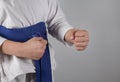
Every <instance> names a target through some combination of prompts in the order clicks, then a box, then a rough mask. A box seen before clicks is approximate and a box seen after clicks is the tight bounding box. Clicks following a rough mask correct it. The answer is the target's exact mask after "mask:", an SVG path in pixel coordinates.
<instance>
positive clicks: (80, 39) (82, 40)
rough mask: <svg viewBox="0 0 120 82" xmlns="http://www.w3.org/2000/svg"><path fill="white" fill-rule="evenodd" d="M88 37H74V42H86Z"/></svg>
mask: <svg viewBox="0 0 120 82" xmlns="http://www.w3.org/2000/svg"><path fill="white" fill-rule="evenodd" d="M88 41H89V38H88V37H75V42H88Z"/></svg>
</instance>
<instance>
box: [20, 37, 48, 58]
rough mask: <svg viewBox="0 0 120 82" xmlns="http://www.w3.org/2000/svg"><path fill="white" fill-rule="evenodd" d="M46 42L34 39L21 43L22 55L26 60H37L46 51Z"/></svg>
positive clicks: (37, 38) (41, 39)
mask: <svg viewBox="0 0 120 82" xmlns="http://www.w3.org/2000/svg"><path fill="white" fill-rule="evenodd" d="M46 44H47V41H46V40H45V39H43V38H41V37H34V38H32V39H30V40H28V41H27V42H24V43H23V46H24V47H23V52H22V53H21V54H22V55H25V57H26V58H30V59H33V60H39V59H40V58H41V57H42V56H43V54H44V52H45V49H46Z"/></svg>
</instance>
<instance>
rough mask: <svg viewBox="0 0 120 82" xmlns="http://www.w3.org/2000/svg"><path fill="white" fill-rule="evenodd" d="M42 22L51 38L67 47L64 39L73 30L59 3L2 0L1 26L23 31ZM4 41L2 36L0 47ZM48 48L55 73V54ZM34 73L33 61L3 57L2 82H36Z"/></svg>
mask: <svg viewBox="0 0 120 82" xmlns="http://www.w3.org/2000/svg"><path fill="white" fill-rule="evenodd" d="M39 22H45V23H46V26H47V29H48V32H49V34H51V35H52V36H53V37H55V38H56V39H58V40H59V41H61V42H62V43H63V44H65V45H66V44H68V43H67V42H65V41H64V36H65V33H66V32H67V31H68V30H70V29H72V26H71V25H70V24H68V22H67V21H66V18H65V16H64V14H63V12H62V9H61V8H60V6H59V2H58V1H57V0H0V25H2V26H5V27H7V28H23V27H26V26H30V25H34V24H36V23H39ZM5 40H6V38H4V37H1V36H0V45H2V43H3V42H4V41H5ZM49 47H50V56H51V64H52V70H53V69H55V66H56V63H55V59H54V50H53V49H52V48H51V46H50V45H49ZM34 69H35V67H34V65H33V62H32V60H31V59H23V58H18V57H16V56H9V55H5V54H2V53H0V81H1V82H34V80H35V79H34V73H35V70H34ZM6 71H7V72H6ZM11 73H12V74H11Z"/></svg>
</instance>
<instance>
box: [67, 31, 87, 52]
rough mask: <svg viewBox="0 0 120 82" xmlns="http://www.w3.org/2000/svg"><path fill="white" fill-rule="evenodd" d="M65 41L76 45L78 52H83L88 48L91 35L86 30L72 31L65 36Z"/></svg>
mask: <svg viewBox="0 0 120 82" xmlns="http://www.w3.org/2000/svg"><path fill="white" fill-rule="evenodd" d="M65 40H66V41H67V42H70V43H72V44H74V46H75V48H76V50H78V51H82V50H85V49H86V48H87V45H88V42H89V34H88V32H87V31H86V30H79V29H71V30H69V31H68V32H67V33H66V34H65Z"/></svg>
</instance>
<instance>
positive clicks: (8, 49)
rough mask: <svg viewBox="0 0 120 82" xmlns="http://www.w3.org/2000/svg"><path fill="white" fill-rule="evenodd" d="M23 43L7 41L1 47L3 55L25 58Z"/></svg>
mask: <svg viewBox="0 0 120 82" xmlns="http://www.w3.org/2000/svg"><path fill="white" fill-rule="evenodd" d="M22 48H23V47H22V43H20V42H14V41H10V40H5V41H4V42H3V44H2V45H1V46H0V50H1V52H2V53H3V54H7V55H14V56H18V57H23V56H22V55H21V54H20V53H21V49H22Z"/></svg>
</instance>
